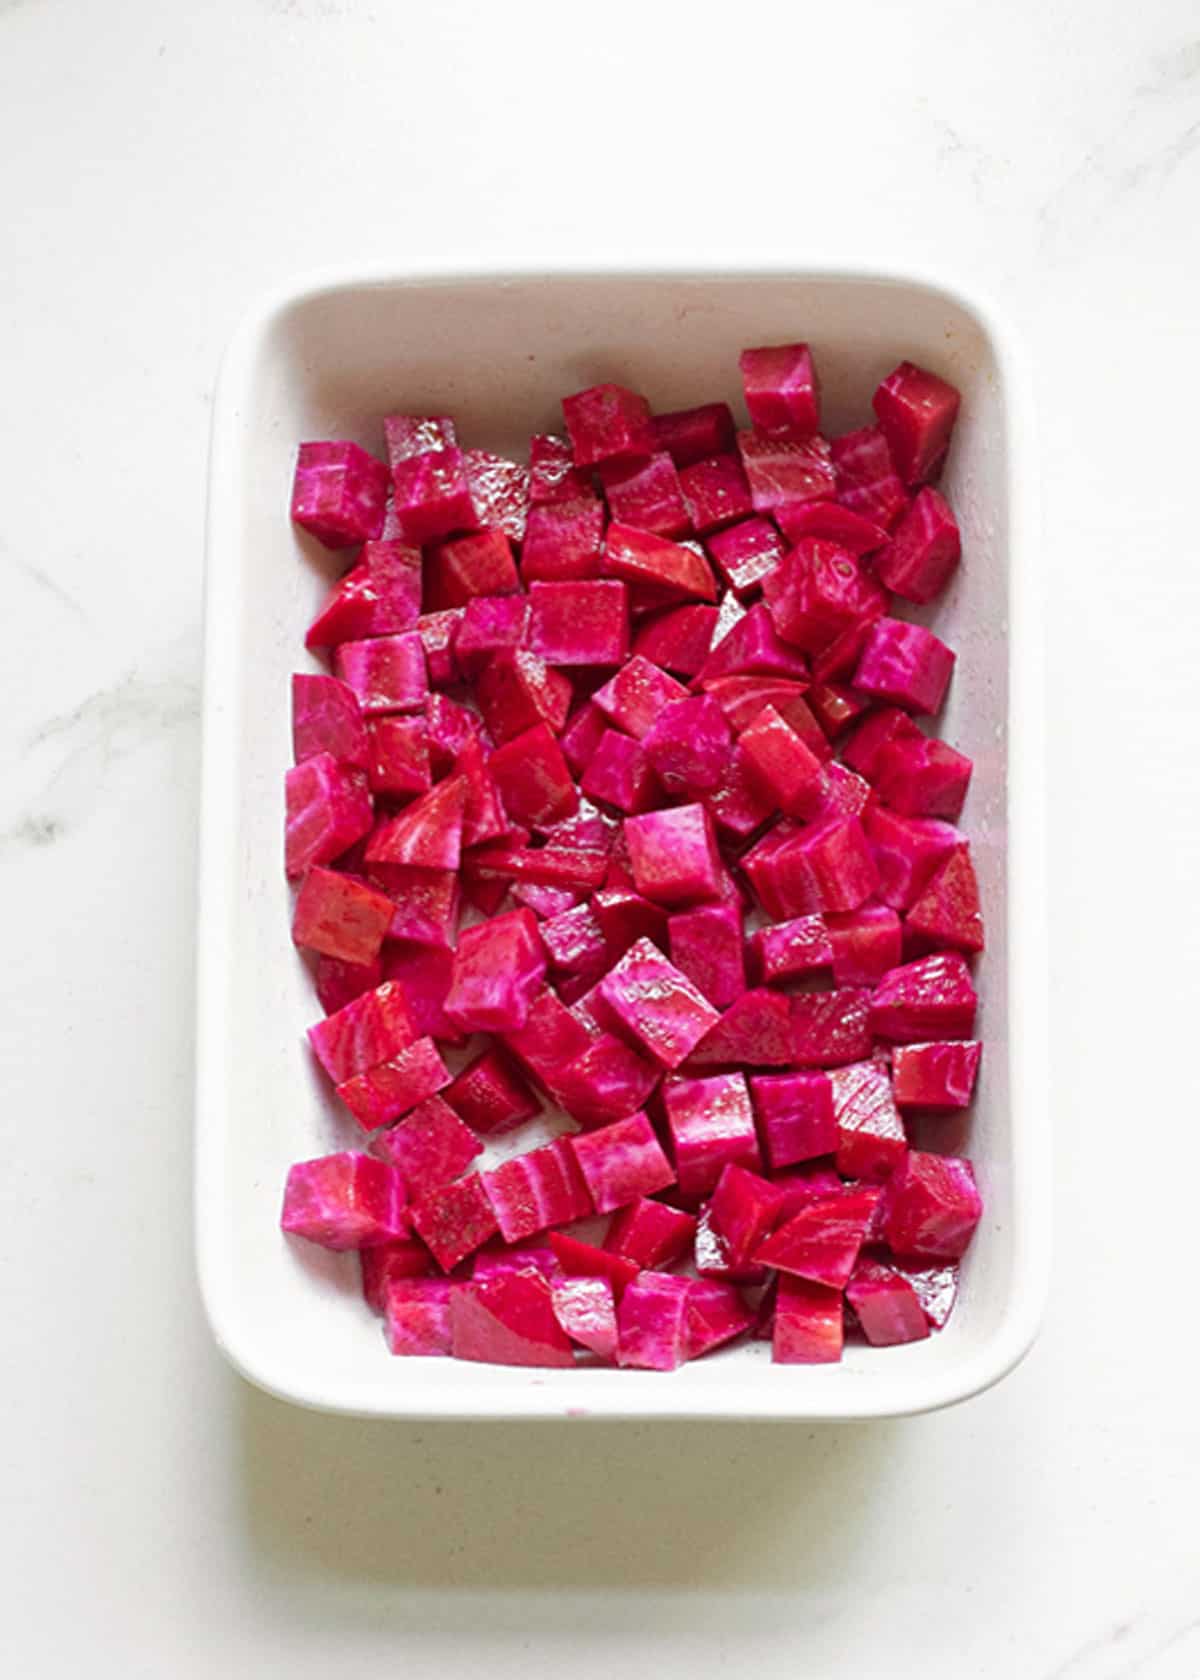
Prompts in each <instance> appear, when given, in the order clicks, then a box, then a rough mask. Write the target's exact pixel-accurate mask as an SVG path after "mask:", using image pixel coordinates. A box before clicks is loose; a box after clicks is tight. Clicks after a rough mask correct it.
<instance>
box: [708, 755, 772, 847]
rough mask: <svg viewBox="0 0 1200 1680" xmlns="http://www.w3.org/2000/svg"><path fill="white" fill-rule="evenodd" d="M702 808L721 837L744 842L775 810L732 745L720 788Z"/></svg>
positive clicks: (715, 789) (709, 797) (741, 756)
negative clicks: (704, 807)
mask: <svg viewBox="0 0 1200 1680" xmlns="http://www.w3.org/2000/svg"><path fill="white" fill-rule="evenodd" d="M704 802H705V805H706V807H707V809H708V811H709V812H710V814H711V816H712V819H713V822H714V823H715V824H716V826H717V828H719V829H720V831H721V833H722V834H725V835H731V836H732V837H733V838H734V839H735V840H746V839H748V838H749V837H750V835H751V834H753V833H754V831H755V829H756V828H761V827H762V825H763V823H764V822H766V820H767V818H768V817H769V816H771V814H772V812H773V809H774V807H773V806H772V805H771V802H770V800H769V799H768V798H767V797H766V795H765V794H764V793H763V792H762V789H761V788H760V787H759V786H758V784H757V783H756V782H755V780H754V778H753V776H752V775H751V772H750V762H749V760H748V759H747V757H746V755H745V753H744V752H743V751H742V749H741V747H740V746H738V744H737V743H736V742H735V743H734V748H733V752H732V754H731V755H730V759H729V764H728V766H727V768H726V771H725V775H724V776H723V777H722V779H721V784H720V786H719V787H716V788H714V789H713V791H712V792H711V793H710V794H707V795H706V796H705V801H704Z"/></svg>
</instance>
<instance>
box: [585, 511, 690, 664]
mask: <svg viewBox="0 0 1200 1680" xmlns="http://www.w3.org/2000/svg"><path fill="white" fill-rule="evenodd" d="M604 570H605V572H606V574H607V575H608V576H609V577H610V578H617V579H622V580H624V581H625V582H626V583H638V584H649V585H652V586H653V589H654V594H655V599H656V600H657V601H659V602H660V603H661V604H662V605H664V606H665V605H666V604H668V602H670V601H677V600H693V601H715V600H716V598H717V584H716V580H715V578H714V577H713V575H712V572H711V571H710V570H709V566H708V562H707V561H706V560H705V558H704V556H703V554H700V553H698V552H696V550H695V549H693V548H689V547H687V546H686V545H684V544H683V543H677V542H670V541H668V539H667V538H666V537H656V536H654V535H652V534H651V533H650V532H649V531H639V530H637V529H636V528H635V527H634V526H632V525H621V524H618V523H617V522H616V521H614V522H613V524H611V525H610V526H609V527H608V532H607V534H606V536H605V541H604ZM593 663H595V662H594V661H593Z"/></svg>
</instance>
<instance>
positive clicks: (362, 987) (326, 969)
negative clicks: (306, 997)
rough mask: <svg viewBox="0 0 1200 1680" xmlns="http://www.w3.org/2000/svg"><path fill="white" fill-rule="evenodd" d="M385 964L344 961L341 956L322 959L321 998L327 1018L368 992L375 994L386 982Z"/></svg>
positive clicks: (378, 960)
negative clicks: (384, 981)
mask: <svg viewBox="0 0 1200 1680" xmlns="http://www.w3.org/2000/svg"><path fill="white" fill-rule="evenodd" d="M383 977H384V976H383V961H382V958H380V957H376V958H374V959H373V961H371V962H368V963H351V962H343V961H342V960H341V959H340V958H338V957H318V959H317V974H316V987H317V999H318V1001H319V1002H320V1005H321V1008H322V1009H323V1010H324V1011H325V1013H326V1014H327V1015H334V1014H336V1013H337V1011H338V1010H339V1009H344V1008H345V1006H346V1004H348V1003H353V1002H354V999H355V998H356V997H361V996H362V994H363V993H364V992H373V991H374V990H375V988H376V986H378V985H380V984H381V982H382V980H383Z"/></svg>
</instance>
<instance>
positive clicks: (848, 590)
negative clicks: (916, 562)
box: [763, 537, 887, 653]
mask: <svg viewBox="0 0 1200 1680" xmlns="http://www.w3.org/2000/svg"><path fill="white" fill-rule="evenodd" d="M763 595H764V597H765V600H766V603H767V608H768V610H769V612H770V614H771V618H772V621H773V622H774V625H775V629H776V630H777V631H778V632H779V634H780V635H781V636H782V637H783V639H784V641H786V642H791V643H792V644H793V646H795V647H798V648H802V649H803V650H804V651H805V652H807V653H820V652H821V650H822V649H823V648H826V647H828V646H829V644H830V643H831V642H832V641H834V640H835V639H836V638H837V637H838V636H841V635H842V634H844V633H845V632H846V631H848V630H851V629H853V628H854V627H855V626H857V625H860V624H862V623H864V622H865V621H866V620H868V619H875V618H878V617H879V615H880V614H881V613H882V612H883V610H884V607H885V606H886V604H887V598H886V596H885V595H884V594H883V592H882V590H881V589H880V588H879V586H878V585H877V584H875V583H873V582H872V581H871V579H870V578H869V577H868V576H867V574H866V572H865V571H864V570H863V566H862V562H861V561H860V560H856V559H855V557H854V555H853V554H851V553H850V552H849V550H848V549H844V548H838V547H837V546H836V544H834V543H831V542H824V541H823V540H822V539H821V538H820V537H804V538H802V539H801V540H800V542H798V543H797V544H796V546H795V548H791V549H789V550H788V552H787V553H786V554H785V555H784V557H783V559H782V560H781V561H780V562H779V564H778V566H776V568H775V570H774V571H773V572H771V573H770V574H769V575H768V576H767V577H766V578H765V579H764V581H763Z"/></svg>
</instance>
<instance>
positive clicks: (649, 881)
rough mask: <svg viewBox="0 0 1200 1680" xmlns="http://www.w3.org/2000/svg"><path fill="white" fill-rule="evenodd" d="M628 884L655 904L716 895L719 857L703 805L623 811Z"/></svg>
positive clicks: (709, 820) (719, 883) (719, 891)
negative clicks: (629, 870)
mask: <svg viewBox="0 0 1200 1680" xmlns="http://www.w3.org/2000/svg"><path fill="white" fill-rule="evenodd" d="M625 837H626V840H627V841H628V844H629V861H630V867H631V868H632V871H633V879H634V884H635V886H636V887H637V890H638V892H639V893H641V894H642V895H643V896H644V897H646V898H649V899H651V900H653V901H654V903H656V904H665V905H670V906H675V905H687V904H695V903H697V902H699V901H702V900H704V899H714V898H719V897H720V895H721V859H720V854H719V853H718V851H717V843H716V838H715V836H714V834H713V828H712V819H711V817H710V816H709V814H708V812H707V811H706V810H705V808H704V806H703V805H695V804H693V805H677V806H675V807H674V808H673V809H671V810H663V811H650V812H647V814H646V815H645V816H638V817H627V818H626V820H625Z"/></svg>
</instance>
